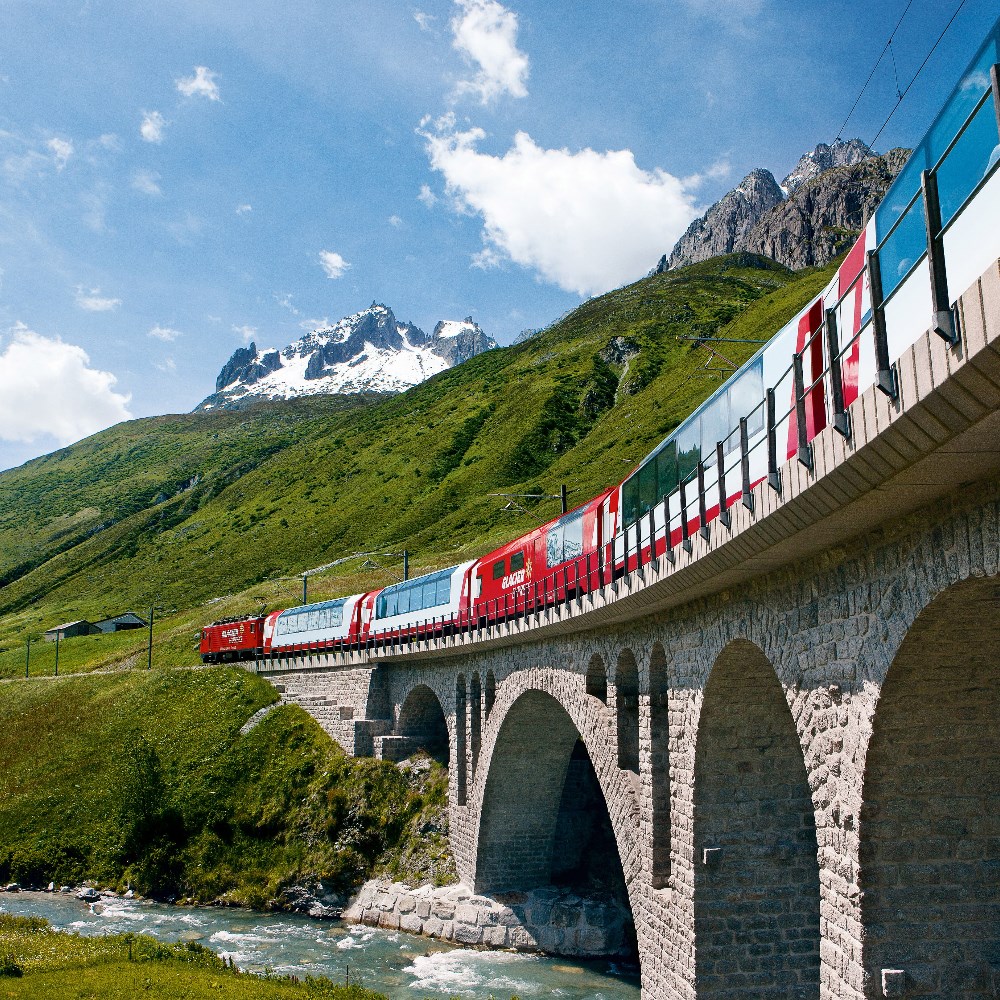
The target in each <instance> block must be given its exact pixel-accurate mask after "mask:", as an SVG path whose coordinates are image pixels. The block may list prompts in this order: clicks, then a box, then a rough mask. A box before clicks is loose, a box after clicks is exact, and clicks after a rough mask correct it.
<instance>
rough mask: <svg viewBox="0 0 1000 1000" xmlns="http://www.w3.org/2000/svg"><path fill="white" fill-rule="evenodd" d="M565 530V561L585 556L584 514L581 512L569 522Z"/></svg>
mask: <svg viewBox="0 0 1000 1000" xmlns="http://www.w3.org/2000/svg"><path fill="white" fill-rule="evenodd" d="M563 530H564V532H565V537H564V539H563V561H564V562H565V561H566V560H567V559H577V558H579V557H580V556H582V555H583V512H582V511H581V512H580V513H579V514H577V515H576V516H575V517H574V518H573V519H572V520H570V521H567V522H566V527H565V528H564V529H563Z"/></svg>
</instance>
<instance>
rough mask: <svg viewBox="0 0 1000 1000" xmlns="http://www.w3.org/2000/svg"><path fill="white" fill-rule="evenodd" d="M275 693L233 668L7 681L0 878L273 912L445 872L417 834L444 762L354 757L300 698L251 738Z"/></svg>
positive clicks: (440, 798) (440, 797)
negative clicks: (318, 889) (85, 884)
mask: <svg viewBox="0 0 1000 1000" xmlns="http://www.w3.org/2000/svg"><path fill="white" fill-rule="evenodd" d="M276 698H277V694H276V692H275V690H274V688H272V687H271V685H270V684H268V683H267V682H265V681H263V680H261V679H260V678H258V677H256V676H255V675H253V674H250V673H247V672H245V671H242V670H237V669H229V668H209V669H203V670H193V671H163V670H154V671H151V672H147V671H135V672H125V673H117V674H111V675H104V676H90V677H81V676H77V677H70V678H59V679H58V680H32V681H25V682H18V683H4V684H2V685H0V881H3V882H7V881H17V882H20V883H21V884H22V885H25V884H28V885H30V884H35V885H44V884H47V883H48V882H49V881H54V882H56V883H57V884H60V883H66V884H78V883H79V882H80V881H81V880H82V879H84V878H91V879H96V880H99V881H100V882H101V883H102V884H112V885H113V884H118V885H123V884H124V882H126V881H128V882H131V884H132V885H133V886H135V887H136V888H137V889H138V890H139V891H141V892H143V893H147V894H155V895H157V896H161V897H163V896H174V897H185V898H193V899H197V900H201V901H203V902H204V901H209V900H213V899H217V898H223V899H226V900H232V901H234V902H239V903H242V904H245V905H249V906H257V907H261V906H264V905H266V904H268V902H269V901H270V900H274V899H280V897H281V892H282V890H283V889H284V888H285V887H286V886H289V885H291V884H293V883H295V882H301V881H302V880H306V881H309V882H311V881H315V880H323V881H324V883H325V884H326V885H327V886H328V887H329V888H331V889H333V890H334V891H346V890H348V889H350V888H352V887H354V886H356V885H357V884H359V883H360V881H361V880H363V879H364V878H365V877H367V876H368V875H370V874H371V873H372V872H373V870H376V869H378V870H380V871H386V872H389V873H395V872H396V871H398V866H399V864H400V859H402V858H405V859H406V863H407V866H408V869H407V870H408V871H409V872H410V873H411V874H414V875H420V874H431V875H433V874H434V871H433V869H434V867H435V866H434V864H433V863H430V864H427V865H425V867H424V869H422V868H421V866H422V865H424V864H425V862H427V861H428V859H429V858H430V854H431V853H432V852H434V851H435V848H436V845H435V844H434V843H432V842H431V841H432V840H433V838H427V837H425V836H422V835H420V834H419V833H418V832H417V831H418V830H419V829H420V828H421V827H422V826H423V825H424V823H425V820H426V818H427V816H428V815H429V814H433V813H435V811H440V810H441V809H442V808H443V806H444V804H445V802H446V798H447V777H446V775H445V774H444V773H443V769H441V768H438V767H437V766H436V765H435V767H434V768H433V769H432V770H431V771H430V772H429V773H425V775H424V776H422V777H421V778H419V779H418V778H416V777H407V776H406V775H404V774H403V772H401V771H400V770H399V769H398V768H397V767H395V766H394V765H392V764H388V763H384V762H382V761H376V760H353V759H351V758H349V757H347V756H345V755H344V753H343V752H342V751H341V750H340V749H339V748H338V747H337V745H336V744H335V743H333V741H332V740H330V738H329V737H328V736H327V735H326V734H325V733H324V732H323V731H322V730H321V729H320V728H319V727H318V726H317V724H316V723H315V722H314V721H313V720H312V719H311V718H310V717H309V716H308V715H307V714H306V713H305V712H303V711H302V710H301V709H299V708H297V707H295V706H283V707H281V708H279V709H276V710H275V711H273V712H271V713H270V714H269V715H267V716H266V717H265V718H264V719H263V721H262V722H260V724H259V725H258V726H257V727H256V728H254V729H252V730H251V731H250V732H249V733H248V734H247V735H245V736H242V735H240V727H241V726H242V725H243V724H244V723H245V722H246V721H247V719H249V718H250V716H251V715H252V714H253V713H254V712H255V711H256V710H257V709H258V708H261V707H262V706H264V705H268V704H270V703H272V702H273V701H275V700H276Z"/></svg>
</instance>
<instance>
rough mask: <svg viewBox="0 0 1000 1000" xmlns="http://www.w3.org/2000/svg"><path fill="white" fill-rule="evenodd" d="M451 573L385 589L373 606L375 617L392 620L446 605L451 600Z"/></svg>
mask: <svg viewBox="0 0 1000 1000" xmlns="http://www.w3.org/2000/svg"><path fill="white" fill-rule="evenodd" d="M452 572H453V571H452V570H450V569H448V570H444V571H443V572H440V573H431V574H429V575H427V576H422V577H418V578H417V579H416V580H407V581H405V582H404V583H394V584H392V586H391V587H386V588H385V590H383V591H382V593H381V594H379V596H378V601H377V602H376V604H375V617H376V618H392V617H393V616H394V615H405V614H409V613H411V612H413V611H424V610H426V609H427V608H437V607H440V606H441V605H442V604H447V603H448V602H449V601H450V600H451V574H452Z"/></svg>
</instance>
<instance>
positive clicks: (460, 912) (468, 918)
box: [455, 903, 480, 924]
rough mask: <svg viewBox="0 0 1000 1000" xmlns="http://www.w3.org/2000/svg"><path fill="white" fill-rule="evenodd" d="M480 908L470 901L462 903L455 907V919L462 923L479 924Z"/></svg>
mask: <svg viewBox="0 0 1000 1000" xmlns="http://www.w3.org/2000/svg"><path fill="white" fill-rule="evenodd" d="M479 913H480V909H479V907H478V906H471V905H470V904H468V903H460V904H459V905H458V906H456V907H455V921H456V923H460V924H478V923H479Z"/></svg>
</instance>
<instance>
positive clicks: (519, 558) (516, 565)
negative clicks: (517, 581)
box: [510, 552, 524, 573]
mask: <svg viewBox="0 0 1000 1000" xmlns="http://www.w3.org/2000/svg"><path fill="white" fill-rule="evenodd" d="M521 569H524V553H523V552H515V553H514V554H513V555H512V556H511V557H510V571H511V573H516V572H517V571H518V570H521Z"/></svg>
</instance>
